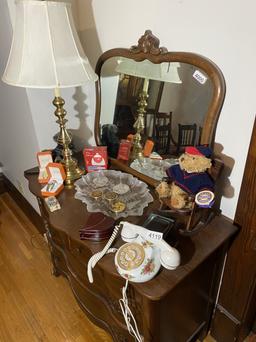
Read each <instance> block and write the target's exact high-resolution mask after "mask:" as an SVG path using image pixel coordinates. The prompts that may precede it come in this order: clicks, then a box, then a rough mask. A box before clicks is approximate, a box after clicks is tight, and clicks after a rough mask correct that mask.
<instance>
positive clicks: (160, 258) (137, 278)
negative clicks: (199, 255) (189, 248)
mask: <svg viewBox="0 0 256 342" xmlns="http://www.w3.org/2000/svg"><path fill="white" fill-rule="evenodd" d="M120 227H122V231H121V238H122V240H123V241H125V242H127V243H126V244H124V245H122V246H121V247H120V248H119V249H118V251H117V249H116V248H111V249H110V246H111V245H112V243H113V242H114V240H115V238H116V236H117V234H118V231H119V229H120ZM116 251H117V252H116ZM111 252H116V255H115V265H116V268H117V271H118V272H119V273H120V275H121V276H122V277H124V278H126V279H129V280H130V281H134V282H145V281H148V280H150V279H152V278H153V277H154V276H155V275H156V274H157V272H158V271H159V269H160V267H161V265H162V266H163V267H164V268H167V269H168V270H174V269H175V268H176V267H177V266H179V264H180V254H179V252H178V251H177V250H176V249H175V248H173V247H171V246H170V245H168V243H167V242H165V241H164V240H163V239H162V233H160V232H155V231H152V230H148V229H145V228H143V227H141V226H138V225H135V224H132V223H129V222H120V224H119V226H116V227H115V229H114V232H113V234H112V236H111V237H110V239H109V241H108V243H107V244H106V246H105V247H104V248H103V250H102V251H101V252H99V253H96V254H95V255H93V256H92V257H91V258H90V260H89V262H88V265H87V274H88V278H89V281H90V282H91V283H92V282H93V276H92V269H93V268H94V267H95V265H96V263H97V262H98V261H99V260H100V259H101V258H102V257H103V256H104V255H105V254H106V253H111Z"/></svg>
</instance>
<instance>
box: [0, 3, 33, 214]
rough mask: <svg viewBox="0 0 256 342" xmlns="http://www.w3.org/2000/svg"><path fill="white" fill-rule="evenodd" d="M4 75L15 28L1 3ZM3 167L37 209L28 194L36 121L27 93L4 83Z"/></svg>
mask: <svg viewBox="0 0 256 342" xmlns="http://www.w3.org/2000/svg"><path fill="white" fill-rule="evenodd" d="M0 13H1V19H0V44H1V48H0V74H1V75H2V74H3V71H4V68H5V64H6V60H7V57H8V54H9V49H10V42H11V37H12V25H11V22H10V18H9V11H8V7H7V4H6V2H5V1H1V2H0ZM0 146H1V148H0V165H1V167H2V171H3V172H4V174H5V175H7V176H8V178H9V179H10V181H11V182H12V183H13V184H14V185H15V186H16V187H17V188H18V189H19V190H20V191H21V192H23V194H24V196H25V197H26V198H27V199H28V201H29V202H30V203H31V204H32V205H33V206H34V207H35V208H36V209H37V203H36V199H35V197H34V196H32V194H31V193H30V191H29V190H28V186H27V181H26V179H25V178H24V175H23V173H24V170H26V169H28V168H30V167H33V166H34V165H35V163H36V152H37V151H38V140H37V137H36V134H35V128H34V125H33V121H32V116H31V111H30V106H29V101H28V98H27V94H26V90H25V89H22V88H15V87H10V86H7V85H5V84H4V83H3V82H0Z"/></svg>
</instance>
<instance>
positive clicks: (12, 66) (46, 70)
mask: <svg viewBox="0 0 256 342" xmlns="http://www.w3.org/2000/svg"><path fill="white" fill-rule="evenodd" d="M2 80H3V82H5V83H7V84H9V85H13V86H19V87H25V88H42V89H54V93H55V97H54V100H53V105H54V106H55V107H56V110H55V112H54V114H55V115H56V117H57V121H56V122H57V123H58V124H59V127H60V132H59V134H58V140H57V142H58V144H60V145H61V146H62V147H63V153H62V154H63V159H62V163H63V164H64V167H65V170H66V177H67V178H66V184H67V185H71V184H73V182H74V180H75V179H77V178H79V177H80V176H81V175H82V174H83V171H82V170H80V169H79V167H78V165H77V161H76V160H75V159H74V158H73V157H72V152H71V151H70V149H69V145H70V143H71V136H70V134H69V133H68V132H67V129H66V122H67V119H66V118H65V116H66V111H65V109H64V108H63V106H64V104H65V101H64V100H63V99H62V97H61V96H60V89H61V88H70V87H78V86H82V85H83V84H85V83H86V82H88V81H93V82H95V81H96V80H97V75H96V74H95V73H94V71H93V69H92V67H91V66H90V63H89V61H88V58H87V57H86V56H85V54H84V51H83V49H82V46H81V43H80V41H79V38H78V34H77V31H76V28H75V25H74V21H73V17H72V12H71V4H70V3H67V2H56V1H38V0H18V1H17V2H16V20H15V27H14V33H13V39H12V45H11V50H10V54H9V58H8V62H7V66H6V69H5V72H4V75H3V77H2Z"/></svg>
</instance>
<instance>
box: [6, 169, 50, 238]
mask: <svg viewBox="0 0 256 342" xmlns="http://www.w3.org/2000/svg"><path fill="white" fill-rule="evenodd" d="M4 192H8V193H9V194H10V196H11V197H12V198H13V199H14V201H15V202H16V203H17V204H18V205H19V207H20V208H21V209H22V211H23V212H24V214H25V215H26V216H27V217H28V218H29V219H30V221H31V222H32V223H33V224H34V226H35V227H36V229H37V230H38V231H39V233H40V234H44V233H45V228H44V222H43V219H42V217H41V216H40V215H39V214H38V212H37V211H36V210H35V209H34V207H32V205H31V204H30V203H29V202H28V201H27V200H26V198H25V197H24V196H23V195H22V194H21V193H20V192H19V191H18V190H17V188H16V187H15V186H14V185H13V184H12V182H11V181H10V180H9V179H8V178H7V177H6V176H5V175H4V174H3V173H0V194H1V193H4Z"/></svg>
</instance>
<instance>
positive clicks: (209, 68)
mask: <svg viewBox="0 0 256 342" xmlns="http://www.w3.org/2000/svg"><path fill="white" fill-rule="evenodd" d="M111 57H126V58H130V59H133V60H134V61H137V62H141V61H144V60H145V59H147V60H149V61H151V62H152V63H156V64H158V63H162V62H180V63H187V64H191V65H193V66H195V67H198V68H200V69H201V70H202V71H203V72H204V73H205V74H206V75H207V76H208V78H209V79H210V80H211V81H212V86H213V96H212V99H211V101H210V104H209V107H208V111H207V113H206V115H205V118H204V123H203V126H202V134H201V140H200V144H203V145H205V144H206V145H209V146H211V147H213V143H214V137H215V131H216V127H217V122H218V118H219V114H220V111H221V108H222V105H223V102H224V98H225V92H226V86H225V80H224V76H223V74H222V72H221V70H220V69H219V67H218V66H217V65H216V64H215V63H214V62H212V61H211V60H210V59H208V58H206V57H204V56H202V55H199V54H196V53H192V52H169V51H168V50H167V49H166V48H165V47H160V41H159V39H158V38H157V37H155V36H154V35H153V34H152V32H151V31H150V30H146V31H145V33H144V35H143V36H141V37H140V39H139V41H138V45H134V46H132V47H131V48H130V49H127V48H114V49H110V50H107V51H106V52H104V53H103V54H102V55H101V56H100V57H99V59H98V61H97V64H96V68H95V72H96V74H97V75H98V76H99V79H98V81H97V82H96V113H95V122H94V135H95V141H96V144H97V145H101V137H100V114H101V82H100V75H101V69H102V66H103V64H104V63H105V62H106V61H107V60H108V59H109V58H111ZM110 159H111V163H113V164H114V165H116V166H117V167H119V168H120V169H122V170H123V171H125V172H128V173H131V174H133V175H135V176H136V177H138V178H140V179H142V180H144V181H146V182H147V183H148V184H150V185H152V186H155V184H156V183H158V181H155V180H153V179H152V178H150V177H147V176H144V175H142V174H141V173H139V172H137V171H135V170H133V169H132V168H130V167H129V166H128V165H127V163H123V162H122V161H118V160H117V159H114V158H110Z"/></svg>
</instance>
